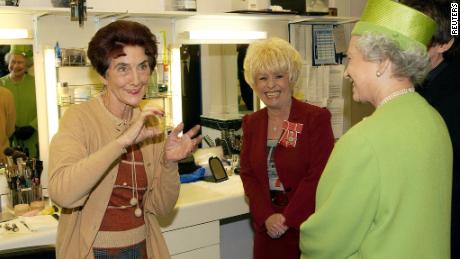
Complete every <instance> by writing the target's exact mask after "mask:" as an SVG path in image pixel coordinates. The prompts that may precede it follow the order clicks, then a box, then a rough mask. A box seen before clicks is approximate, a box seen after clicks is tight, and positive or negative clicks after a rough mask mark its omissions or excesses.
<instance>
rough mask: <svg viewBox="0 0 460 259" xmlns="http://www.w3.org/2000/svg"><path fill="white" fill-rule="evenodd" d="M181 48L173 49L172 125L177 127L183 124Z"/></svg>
mask: <svg viewBox="0 0 460 259" xmlns="http://www.w3.org/2000/svg"><path fill="white" fill-rule="evenodd" d="M180 69H181V62H180V48H177V47H173V48H171V68H170V71H171V76H170V77H169V78H170V84H171V94H172V105H171V108H172V114H171V115H172V123H173V126H174V127H175V126H177V125H178V124H179V123H180V122H182V87H181V71H180Z"/></svg>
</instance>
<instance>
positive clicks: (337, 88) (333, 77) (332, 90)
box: [328, 65, 345, 98]
mask: <svg viewBox="0 0 460 259" xmlns="http://www.w3.org/2000/svg"><path fill="white" fill-rule="evenodd" d="M344 69H345V66H344V65H335V66H329V96H328V97H329V98H336V97H342V89H343V71H344Z"/></svg>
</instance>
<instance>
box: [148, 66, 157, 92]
mask: <svg viewBox="0 0 460 259" xmlns="http://www.w3.org/2000/svg"><path fill="white" fill-rule="evenodd" d="M157 93H158V76H157V70H156V69H155V70H153V72H152V75H151V76H150V80H149V84H148V88H147V93H146V97H147V98H153V97H155V95H156V94H157Z"/></svg>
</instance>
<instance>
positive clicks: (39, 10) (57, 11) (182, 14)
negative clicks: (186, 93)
mask: <svg viewBox="0 0 460 259" xmlns="http://www.w3.org/2000/svg"><path fill="white" fill-rule="evenodd" d="M87 13H88V17H96V18H100V19H105V18H112V17H118V18H121V17H123V18H126V17H148V18H189V17H193V18H194V19H195V18H196V19H210V18H211V19H212V18H217V19H229V20H231V19H258V20H261V19H262V20H280V21H288V22H289V23H291V24H296V23H302V24H325V23H327V24H329V23H330V24H343V23H350V22H356V21H358V18H357V17H339V16H303V15H296V14H285V13H263V12H249V13H241V12H240V13H235V12H232V13H206V12H189V11H152V12H145V11H144V12H132V11H124V12H120V11H118V12H115V11H103V10H95V9H88V11H87ZM0 14H25V15H38V16H43V15H66V16H70V8H54V7H51V8H46V7H34V8H32V7H30V8H22V7H13V6H1V7H0Z"/></svg>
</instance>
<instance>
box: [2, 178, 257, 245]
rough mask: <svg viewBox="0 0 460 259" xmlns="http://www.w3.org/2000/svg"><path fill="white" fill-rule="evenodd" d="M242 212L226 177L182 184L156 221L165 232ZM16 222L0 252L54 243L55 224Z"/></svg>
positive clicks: (239, 196)
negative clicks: (170, 207)
mask: <svg viewBox="0 0 460 259" xmlns="http://www.w3.org/2000/svg"><path fill="white" fill-rule="evenodd" d="M246 213H249V206H248V204H247V202H246V201H245V196H244V190H243V185H242V183H241V179H240V177H239V176H230V177H229V179H228V180H227V181H224V182H220V183H211V182H204V181H198V182H194V183H187V184H182V185H181V190H180V194H179V199H178V201H177V204H176V207H175V208H174V210H173V211H172V212H171V213H170V214H169V215H168V216H166V217H159V218H158V220H159V222H160V225H161V228H162V231H163V232H166V231H170V230H173V229H177V228H182V227H186V226H193V225H197V224H202V223H205V222H210V221H215V220H220V219H224V218H229V217H233V216H237V215H242V214H246ZM49 217H51V216H49ZM20 220H21V219H20V218H18V219H15V220H13V221H15V222H16V221H20ZM1 224H4V223H1ZM16 225H17V226H18V227H19V230H20V231H18V232H17V233H2V232H0V254H1V253H2V250H3V251H4V250H9V249H17V248H24V247H33V246H46V245H54V244H55V239H56V230H57V227H51V228H46V229H44V230H39V231H36V232H32V231H30V230H28V229H27V228H26V227H25V226H24V225H23V224H20V223H17V224H16Z"/></svg>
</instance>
